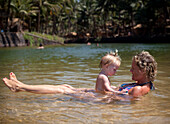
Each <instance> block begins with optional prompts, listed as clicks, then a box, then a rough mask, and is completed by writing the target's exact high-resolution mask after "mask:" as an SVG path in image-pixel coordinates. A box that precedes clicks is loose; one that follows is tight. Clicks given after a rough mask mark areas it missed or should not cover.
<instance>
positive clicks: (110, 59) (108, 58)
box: [95, 50, 121, 92]
mask: <svg viewBox="0 0 170 124" xmlns="http://www.w3.org/2000/svg"><path fill="white" fill-rule="evenodd" d="M120 64H121V58H120V57H119V55H118V50H116V51H115V52H110V53H108V54H106V55H105V56H104V57H102V59H101V61H100V65H99V66H100V68H101V71H100V73H99V75H98V77H97V80H96V87H95V90H96V91H97V92H105V91H110V92H117V91H115V90H114V89H113V87H112V86H111V83H110V80H109V78H108V76H112V75H114V74H115V73H116V70H117V69H118V68H119V66H120Z"/></svg>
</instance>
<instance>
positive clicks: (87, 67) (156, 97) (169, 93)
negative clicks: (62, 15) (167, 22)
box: [0, 44, 170, 124]
mask: <svg viewBox="0 0 170 124" xmlns="http://www.w3.org/2000/svg"><path fill="white" fill-rule="evenodd" d="M115 49H118V50H119V54H120V56H121V58H122V64H121V67H120V68H119V70H118V71H117V74H116V75H115V76H112V77H110V80H111V81H112V85H116V86H117V85H119V84H121V83H128V82H133V81H132V80H131V73H130V71H129V70H130V67H131V61H132V56H133V55H135V54H136V53H139V52H140V51H142V50H146V51H149V52H150V53H151V54H152V55H153V56H154V57H155V59H156V61H157V62H158V75H157V78H156V80H155V81H154V84H155V87H156V90H155V91H152V92H150V93H149V94H147V95H146V96H144V97H142V98H140V99H139V100H135V101H130V100H129V101H128V100H127V101H118V100H112V101H111V102H110V103H107V102H96V101H95V100H94V99H93V98H87V99H79V98H75V97H73V96H69V95H61V94H55V95H54V94H53V95H44V94H43V95H42V94H32V93H26V92H19V93H12V92H11V91H10V90H9V89H8V88H7V87H6V86H5V85H4V84H3V82H2V80H0V123H4V124H6V123H7V124H10V123H17V124H18V123H24V124H25V123H44V124H51V123H54V124H56V123H62V124H63V123H71V124H74V123H89V124H90V123H148V124H152V123H155V124H160V123H170V104H169V103H170V90H169V87H170V84H169V82H170V66H169V65H170V54H169V53H170V44H100V45H99V47H97V45H96V44H92V45H91V46H87V45H86V44H73V45H65V46H53V47H50V46H49V47H46V48H45V49H40V50H38V49H36V48H28V47H20V48H0V70H1V72H0V78H1V79H2V78H3V77H8V75H9V73H10V72H11V71H12V72H14V73H15V74H16V75H17V77H18V79H19V80H21V81H22V82H24V83H27V84H50V85H51V84H52V85H59V84H69V85H71V86H73V87H76V88H84V87H86V88H94V86H95V80H96V77H97V74H98V73H99V68H98V64H99V61H100V59H101V57H102V56H103V55H105V53H106V52H108V51H110V50H115Z"/></svg>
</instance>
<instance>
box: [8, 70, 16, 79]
mask: <svg viewBox="0 0 170 124" xmlns="http://www.w3.org/2000/svg"><path fill="white" fill-rule="evenodd" d="M9 77H10V80H17V77H16V75H15V74H14V73H13V72H11V73H10V74H9Z"/></svg>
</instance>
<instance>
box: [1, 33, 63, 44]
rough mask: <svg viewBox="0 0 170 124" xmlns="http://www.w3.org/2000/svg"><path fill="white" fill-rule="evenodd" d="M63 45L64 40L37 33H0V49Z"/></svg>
mask: <svg viewBox="0 0 170 124" xmlns="http://www.w3.org/2000/svg"><path fill="white" fill-rule="evenodd" d="M39 44H43V45H63V44H64V38H62V37H58V36H53V35H47V34H40V33H37V32H24V33H21V32H0V47H20V46H39Z"/></svg>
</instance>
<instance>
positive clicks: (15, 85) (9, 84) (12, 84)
mask: <svg viewBox="0 0 170 124" xmlns="http://www.w3.org/2000/svg"><path fill="white" fill-rule="evenodd" d="M2 80H3V81H4V83H5V85H6V86H7V87H8V88H9V89H10V90H11V91H12V92H19V91H20V87H19V84H18V83H17V82H15V81H13V80H9V79H8V78H3V79H2Z"/></svg>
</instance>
